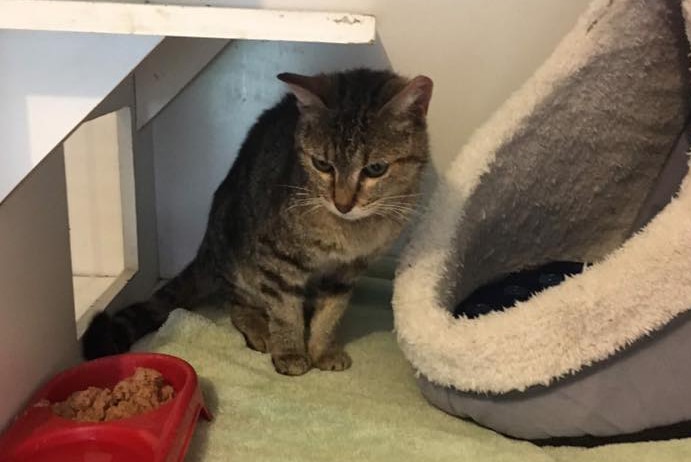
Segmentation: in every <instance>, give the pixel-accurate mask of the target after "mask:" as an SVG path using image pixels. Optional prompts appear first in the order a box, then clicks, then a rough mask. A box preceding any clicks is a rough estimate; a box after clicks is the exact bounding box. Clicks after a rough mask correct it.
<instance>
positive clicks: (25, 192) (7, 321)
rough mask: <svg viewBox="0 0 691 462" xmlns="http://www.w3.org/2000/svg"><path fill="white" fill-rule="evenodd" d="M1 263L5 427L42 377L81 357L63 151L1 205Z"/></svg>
mask: <svg viewBox="0 0 691 462" xmlns="http://www.w3.org/2000/svg"><path fill="white" fill-rule="evenodd" d="M0 262H2V264H0V294H2V297H0V370H1V371H2V374H0V390H2V399H1V400H0V431H2V429H3V427H4V426H5V425H6V424H7V423H8V422H9V420H10V418H11V417H12V416H14V415H15V414H16V413H17V412H18V411H19V410H20V409H21V407H22V406H23V405H24V403H25V402H26V400H27V399H28V398H29V395H31V394H32V393H33V392H34V391H35V390H36V388H37V387H38V386H39V385H40V384H41V383H42V382H43V381H45V380H46V379H48V378H50V376H51V375H52V374H53V373H55V372H57V371H58V370H60V369H62V368H64V367H66V366H69V365H71V364H73V363H76V362H77V361H78V360H79V350H78V345H77V335H76V331H75V323H74V310H73V300H72V278H71V271H70V245H69V235H68V226H67V201H66V193H65V171H64V166H63V157H62V152H54V153H53V154H50V155H49V156H47V157H46V159H45V160H44V161H43V162H42V163H41V164H40V165H39V166H38V167H37V168H36V169H35V170H34V171H33V172H32V173H31V174H30V175H29V176H28V177H27V178H26V181H24V182H23V183H22V184H21V185H20V186H19V187H18V188H17V189H16V190H15V191H14V193H13V194H12V195H11V196H10V197H8V198H7V200H6V201H5V202H3V203H2V204H0Z"/></svg>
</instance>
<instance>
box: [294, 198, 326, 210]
mask: <svg viewBox="0 0 691 462" xmlns="http://www.w3.org/2000/svg"><path fill="white" fill-rule="evenodd" d="M320 204H321V200H320V199H319V198H317V197H308V198H306V199H295V200H294V201H293V202H292V203H291V204H290V205H289V206H288V207H287V208H286V212H289V211H290V210H293V209H296V208H302V207H309V206H313V205H320Z"/></svg>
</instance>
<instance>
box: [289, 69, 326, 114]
mask: <svg viewBox="0 0 691 462" xmlns="http://www.w3.org/2000/svg"><path fill="white" fill-rule="evenodd" d="M276 77H277V78H278V80H280V81H282V82H285V83H287V84H288V88H290V91H291V92H292V93H293V94H294V95H295V98H297V101H298V108H299V109H300V112H304V111H305V110H322V109H326V104H324V100H323V99H322V98H323V97H324V95H326V85H327V77H326V76H324V75H318V76H314V77H310V76H306V75H299V74H289V73H287V72H284V73H283V74H278V75H277V76H276Z"/></svg>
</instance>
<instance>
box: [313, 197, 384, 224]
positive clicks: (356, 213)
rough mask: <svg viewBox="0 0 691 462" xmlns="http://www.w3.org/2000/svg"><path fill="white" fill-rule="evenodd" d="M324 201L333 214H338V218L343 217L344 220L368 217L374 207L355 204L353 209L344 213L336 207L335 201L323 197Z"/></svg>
mask: <svg viewBox="0 0 691 462" xmlns="http://www.w3.org/2000/svg"><path fill="white" fill-rule="evenodd" d="M322 201H323V202H324V206H325V207H326V209H327V210H328V211H329V212H331V213H332V214H334V215H336V216H337V217H338V218H341V219H343V220H347V221H357V220H361V219H363V218H366V217H368V216H370V215H372V209H370V208H367V207H362V206H359V205H356V206H354V207H353V208H352V209H350V210H349V211H348V212H346V213H343V212H341V211H340V210H338V209H337V208H336V206H335V205H334V203H333V202H331V201H328V200H326V199H322Z"/></svg>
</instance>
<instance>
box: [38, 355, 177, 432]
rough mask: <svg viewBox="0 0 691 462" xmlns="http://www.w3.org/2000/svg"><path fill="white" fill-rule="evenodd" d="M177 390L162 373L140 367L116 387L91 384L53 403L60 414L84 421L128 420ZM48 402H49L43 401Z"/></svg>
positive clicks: (153, 406) (54, 410) (67, 417)
mask: <svg viewBox="0 0 691 462" xmlns="http://www.w3.org/2000/svg"><path fill="white" fill-rule="evenodd" d="M174 394H175V392H174V390H173V387H171V386H170V385H169V384H167V383H166V382H165V379H164V378H163V376H162V375H161V373H160V372H158V371H156V370H154V369H148V368H144V367H138V368H137V369H136V370H135V372H134V374H133V375H131V376H130V377H127V378H125V379H123V380H121V381H120V382H118V383H117V384H116V385H115V387H113V389H112V390H111V389H109V388H98V387H88V388H87V389H85V390H79V391H76V392H74V393H72V394H71V395H70V396H69V397H68V398H67V399H66V400H65V401H60V402H57V403H52V404H50V406H51V409H52V410H53V412H54V413H55V414H57V415H59V416H60V417H63V418H65V419H70V420H76V421H80V422H105V421H110V420H118V419H126V418H128V417H133V416H135V415H137V414H141V413H143V412H147V411H151V410H153V409H156V408H157V407H159V406H161V405H162V404H165V403H167V402H168V401H170V400H171V399H172V398H173V396H174ZM42 404H44V405H48V403H46V402H44V403H42Z"/></svg>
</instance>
